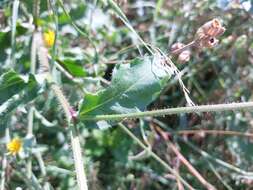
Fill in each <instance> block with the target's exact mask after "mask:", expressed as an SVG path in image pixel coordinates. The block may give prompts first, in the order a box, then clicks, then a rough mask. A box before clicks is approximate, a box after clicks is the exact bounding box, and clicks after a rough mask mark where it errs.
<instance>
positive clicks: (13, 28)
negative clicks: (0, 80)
mask: <svg viewBox="0 0 253 190" xmlns="http://www.w3.org/2000/svg"><path fill="white" fill-rule="evenodd" d="M18 7H19V0H15V1H14V2H13V7H12V18H11V64H10V67H11V68H14V66H15V62H16V59H15V49H16V47H15V44H16V41H15V35H16V26H17V19H18Z"/></svg>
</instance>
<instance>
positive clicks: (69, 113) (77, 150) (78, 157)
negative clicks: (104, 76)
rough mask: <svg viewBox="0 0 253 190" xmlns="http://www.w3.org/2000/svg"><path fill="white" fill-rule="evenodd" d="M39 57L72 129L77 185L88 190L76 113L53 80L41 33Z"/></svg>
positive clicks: (39, 37) (83, 189)
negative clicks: (75, 120) (75, 118)
mask: <svg viewBox="0 0 253 190" xmlns="http://www.w3.org/2000/svg"><path fill="white" fill-rule="evenodd" d="M38 44H39V46H38V57H39V60H40V67H41V68H42V69H43V71H44V73H45V75H46V80H47V81H48V83H50V84H51V89H52V91H53V93H54V95H55V96H56V98H57V99H58V101H59V103H60V106H61V107H62V108H63V111H64V114H65V116H66V119H67V124H68V127H69V129H70V136H71V145H72V150H73V157H74V164H75V169H76V177H77V184H78V187H79V189H80V190H88V185H87V178H86V175H85V171H84V162H83V158H82V151H81V145H80V140H79V136H78V130H77V128H76V125H75V122H74V117H75V115H73V114H74V113H73V112H74V111H73V109H72V107H71V106H70V104H69V102H68V100H67V98H66V97H65V96H64V94H63V92H62V90H61V88H60V87H59V86H58V84H57V83H56V82H55V81H54V80H53V76H52V74H51V71H50V66H49V60H48V50H47V49H46V48H45V46H44V42H43V39H42V34H41V33H39V36H38Z"/></svg>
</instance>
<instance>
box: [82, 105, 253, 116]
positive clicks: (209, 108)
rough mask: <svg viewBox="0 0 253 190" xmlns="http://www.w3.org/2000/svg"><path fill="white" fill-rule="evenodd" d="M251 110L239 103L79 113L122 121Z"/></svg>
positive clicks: (249, 106)
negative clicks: (140, 110)
mask: <svg viewBox="0 0 253 190" xmlns="http://www.w3.org/2000/svg"><path fill="white" fill-rule="evenodd" d="M252 108H253V102H241V103H230V104H216V105H202V106H189V107H178V108H168V109H161V110H154V111H145V112H136V113H127V114H111V115H94V116H89V115H87V114H85V113H82V112H81V120H92V121H98V120H122V119H136V118H144V117H149V116H150V117H157V116H165V115H173V114H182V113H201V112H224V111H239V110H250V109H252Z"/></svg>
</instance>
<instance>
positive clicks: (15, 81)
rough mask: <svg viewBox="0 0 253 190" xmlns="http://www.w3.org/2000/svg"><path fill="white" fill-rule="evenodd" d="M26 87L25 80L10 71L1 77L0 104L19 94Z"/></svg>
mask: <svg viewBox="0 0 253 190" xmlns="http://www.w3.org/2000/svg"><path fill="white" fill-rule="evenodd" d="M24 87H25V82H24V80H23V79H22V78H21V77H20V76H19V75H18V74H17V73H16V72H14V71H8V72H6V73H4V74H3V75H2V76H1V77H0V104H2V103H3V102H5V101H6V100H8V99H9V98H10V97H12V96H13V95H14V94H17V93H18V92H19V91H21V90H22V89H23V88H24Z"/></svg>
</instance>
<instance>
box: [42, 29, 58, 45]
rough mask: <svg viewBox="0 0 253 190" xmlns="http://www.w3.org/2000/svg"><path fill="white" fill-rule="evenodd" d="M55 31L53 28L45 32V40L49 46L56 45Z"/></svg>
mask: <svg viewBox="0 0 253 190" xmlns="http://www.w3.org/2000/svg"><path fill="white" fill-rule="evenodd" d="M54 40H55V33H54V31H52V30H49V31H48V32H45V33H44V42H45V45H46V46H47V47H52V46H53V45H54Z"/></svg>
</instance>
